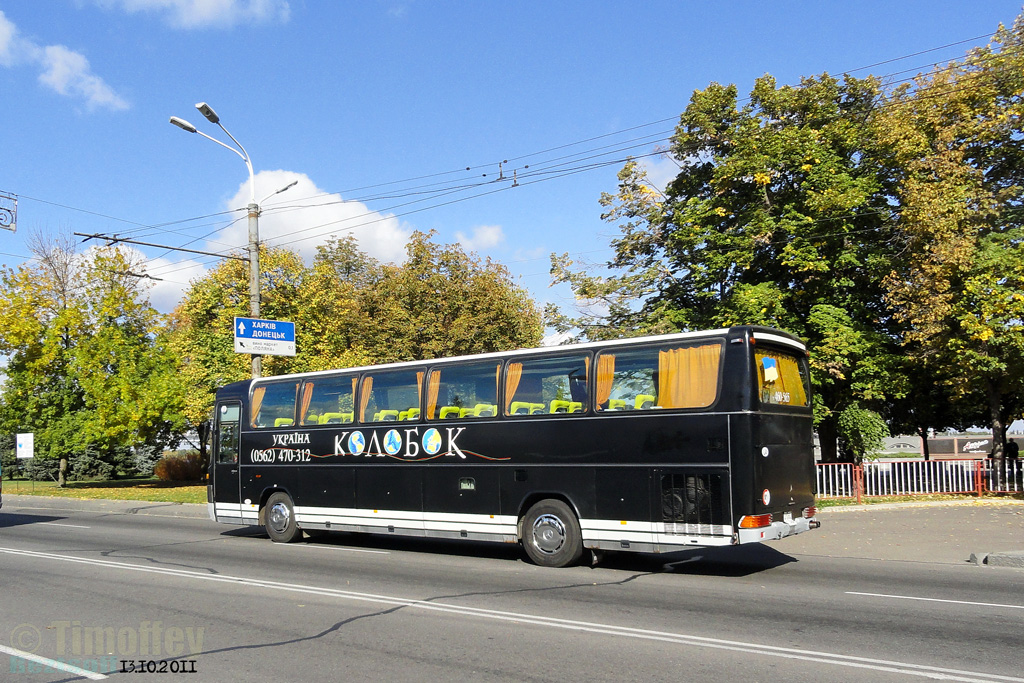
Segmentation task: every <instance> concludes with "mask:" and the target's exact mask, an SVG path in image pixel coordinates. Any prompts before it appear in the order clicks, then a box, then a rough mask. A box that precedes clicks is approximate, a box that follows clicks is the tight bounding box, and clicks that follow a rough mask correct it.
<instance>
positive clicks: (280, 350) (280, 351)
mask: <svg viewBox="0 0 1024 683" xmlns="http://www.w3.org/2000/svg"><path fill="white" fill-rule="evenodd" d="M235 353H250V354H253V355H260V356H294V355H295V323H290V322H285V321H283V320H261V319H259V318H235Z"/></svg>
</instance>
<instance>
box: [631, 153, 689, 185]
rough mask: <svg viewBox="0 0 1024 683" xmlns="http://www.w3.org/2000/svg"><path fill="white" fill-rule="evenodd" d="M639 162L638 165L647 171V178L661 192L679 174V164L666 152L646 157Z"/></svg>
mask: <svg viewBox="0 0 1024 683" xmlns="http://www.w3.org/2000/svg"><path fill="white" fill-rule="evenodd" d="M639 163H640V167H641V168H643V169H644V171H646V172H647V180H649V181H650V183H651V185H653V186H654V187H655V188H656V189H658V190H659V191H661V192H664V191H665V188H666V187H668V184H669V183H670V182H672V181H673V180H675V179H676V176H678V175H679V164H677V163H676V161H675V160H674V159H672V158H671V157H669V156H668V155H667V154H662V155H661V156H657V157H646V158H644V159H641V160H640V161H639Z"/></svg>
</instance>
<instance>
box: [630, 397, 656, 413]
mask: <svg viewBox="0 0 1024 683" xmlns="http://www.w3.org/2000/svg"><path fill="white" fill-rule="evenodd" d="M654 401H655V398H654V396H651V395H650V394H638V395H637V397H636V398H635V399H634V400H633V408H634V409H636V410H649V409H650V408H653V407H654Z"/></svg>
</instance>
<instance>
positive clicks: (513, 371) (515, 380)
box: [505, 363, 523, 415]
mask: <svg viewBox="0 0 1024 683" xmlns="http://www.w3.org/2000/svg"><path fill="white" fill-rule="evenodd" d="M522 376H523V364H522V363H509V364H508V365H506V366H505V414H506V415H508V414H509V412H508V411H509V407H510V406H511V405H512V399H513V398H515V395H516V389H518V388H519V380H520V379H521V378H522Z"/></svg>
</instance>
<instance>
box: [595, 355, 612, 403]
mask: <svg viewBox="0 0 1024 683" xmlns="http://www.w3.org/2000/svg"><path fill="white" fill-rule="evenodd" d="M614 379H615V355H614V354H611V353H602V354H601V355H600V356H598V357H597V396H596V399H597V400H596V402H595V405H596V406H597V409H598V410H602V408H601V406H603V405H604V404H606V403H607V402H608V399H609V397H611V395H612V381H613V380H614Z"/></svg>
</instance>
